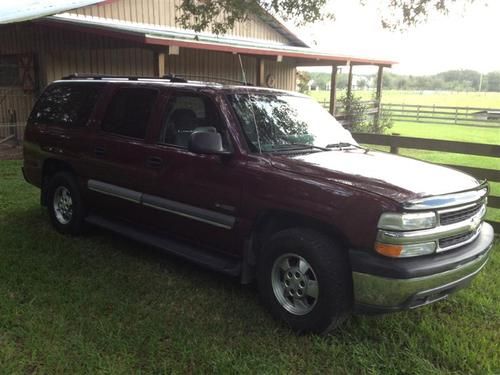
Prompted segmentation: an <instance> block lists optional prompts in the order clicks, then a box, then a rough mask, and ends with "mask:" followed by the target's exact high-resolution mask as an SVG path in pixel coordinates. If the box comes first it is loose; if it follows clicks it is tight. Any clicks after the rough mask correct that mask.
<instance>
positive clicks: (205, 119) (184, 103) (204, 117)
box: [160, 93, 228, 149]
mask: <svg viewBox="0 0 500 375" xmlns="http://www.w3.org/2000/svg"><path fill="white" fill-rule="evenodd" d="M196 131H204V132H214V133H215V132H218V133H220V134H221V136H222V142H223V146H224V149H227V148H228V142H227V134H226V128H225V126H224V125H223V121H222V119H221V117H220V115H219V112H218V110H217V108H216V107H215V105H214V103H213V102H212V100H210V99H209V98H208V97H206V96H204V95H197V94H191V93H177V94H174V95H173V96H172V97H171V98H170V99H169V101H168V104H167V111H166V115H165V117H164V119H163V127H162V131H161V136H160V137H161V138H160V143H163V144H168V145H175V146H179V147H183V148H187V147H188V144H189V138H190V137H191V134H192V133H194V132H196Z"/></svg>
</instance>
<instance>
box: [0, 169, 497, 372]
mask: <svg viewBox="0 0 500 375" xmlns="http://www.w3.org/2000/svg"><path fill="white" fill-rule="evenodd" d="M20 166H21V163H20V162H19V161H2V162H0V373H2V374H3V373H5V374H24V373H40V374H45V373H47V374H52V373H92V374H94V373H105V374H129V373H155V374H157V373H248V374H254V373H295V374H299V373H331V374H403V373H407V374H410V373H411V374H438V373H462V374H471V373H475V374H480V373H481V374H487V373H491V374H494V373H499V371H500V346H499V345H500V302H499V301H500V240H497V242H496V245H495V251H494V252H493V255H492V259H491V261H490V263H489V264H488V265H487V266H486V268H485V269H484V271H483V272H482V273H481V274H480V275H479V276H478V278H477V279H476V280H475V281H474V283H473V285H472V287H470V288H468V289H467V290H464V291H461V292H460V293H458V294H456V295H454V296H452V297H451V298H450V299H449V300H447V301H442V302H440V303H437V304H434V305H431V306H428V307H425V308H422V309H418V310H415V311H409V312H403V313H397V314H393V315H386V316H379V317H365V316H359V317H354V318H352V319H351V320H350V321H349V322H348V323H347V324H346V325H345V326H344V327H343V328H342V329H340V330H339V331H337V332H336V333H335V334H334V335H332V336H330V337H317V336H295V335H294V334H292V333H291V332H290V331H289V330H288V329H286V328H284V327H283V326H281V325H280V324H279V323H277V322H275V321H273V320H272V319H271V318H270V316H269V314H268V313H267V312H266V311H265V310H264V308H263V307H262V306H261V305H260V303H259V301H258V297H257V292H256V291H255V289H254V287H243V286H240V285H239V284H238V282H237V281H236V280H233V279H230V278H227V277H224V276H222V275H219V274H217V273H214V272H209V271H205V270H203V269H200V268H198V267H196V266H193V265H191V264H188V263H185V262H183V261H180V260H178V259H176V258H173V257H169V256H166V255H162V254H161V253H159V252H157V251H155V250H152V249H150V248H147V247H145V246H142V245H140V244H137V243H134V242H130V241H128V240H126V239H123V238H121V237H119V236H115V235H112V234H110V233H107V232H104V231H99V230H92V231H91V232H90V233H89V234H87V235H86V236H84V237H77V238H71V237H65V236H61V235H59V234H58V233H56V232H55V231H54V230H53V229H52V228H51V227H50V225H49V220H48V216H47V213H46V212H45V210H43V209H41V208H40V206H39V198H38V191H37V189H35V188H33V187H32V186H30V185H28V184H27V183H25V182H24V181H23V178H22V176H21V173H20Z"/></svg>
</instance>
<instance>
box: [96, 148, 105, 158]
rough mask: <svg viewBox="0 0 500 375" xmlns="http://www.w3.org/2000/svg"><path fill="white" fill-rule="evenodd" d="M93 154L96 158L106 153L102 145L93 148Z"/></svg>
mask: <svg viewBox="0 0 500 375" xmlns="http://www.w3.org/2000/svg"><path fill="white" fill-rule="evenodd" d="M94 154H95V155H96V156H97V157H98V158H102V157H103V156H104V155H105V154H106V150H105V149H104V147H99V146H98V147H96V148H94Z"/></svg>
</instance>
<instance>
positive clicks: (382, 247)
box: [375, 242, 403, 258]
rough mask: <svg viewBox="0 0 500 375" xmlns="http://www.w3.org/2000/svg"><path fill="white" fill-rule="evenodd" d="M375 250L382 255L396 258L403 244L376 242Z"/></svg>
mask: <svg viewBox="0 0 500 375" xmlns="http://www.w3.org/2000/svg"><path fill="white" fill-rule="evenodd" d="M375 250H376V251H377V253H380V254H382V255H385V256H388V257H395V258H398V257H399V256H400V255H401V252H402V251H403V246H402V245H392V244H387V243H380V242H376V243H375Z"/></svg>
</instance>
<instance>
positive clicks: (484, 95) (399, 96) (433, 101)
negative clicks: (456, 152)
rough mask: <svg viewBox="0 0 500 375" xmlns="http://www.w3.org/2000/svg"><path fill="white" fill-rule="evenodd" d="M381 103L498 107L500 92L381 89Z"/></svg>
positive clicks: (366, 93)
mask: <svg viewBox="0 0 500 375" xmlns="http://www.w3.org/2000/svg"><path fill="white" fill-rule="evenodd" d="M342 94H344V91H342V90H339V91H338V92H337V97H338V98H339V97H341V96H342ZM353 94H354V95H355V96H359V97H361V99H362V100H370V99H372V98H373V95H374V91H372V90H356V91H353ZM309 95H310V96H312V97H313V98H314V99H316V100H318V101H325V100H326V101H329V100H330V92H329V91H311V92H309ZM382 103H395V104H415V105H437V106H450V107H482V108H500V92H455V91H403V90H383V91H382Z"/></svg>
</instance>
